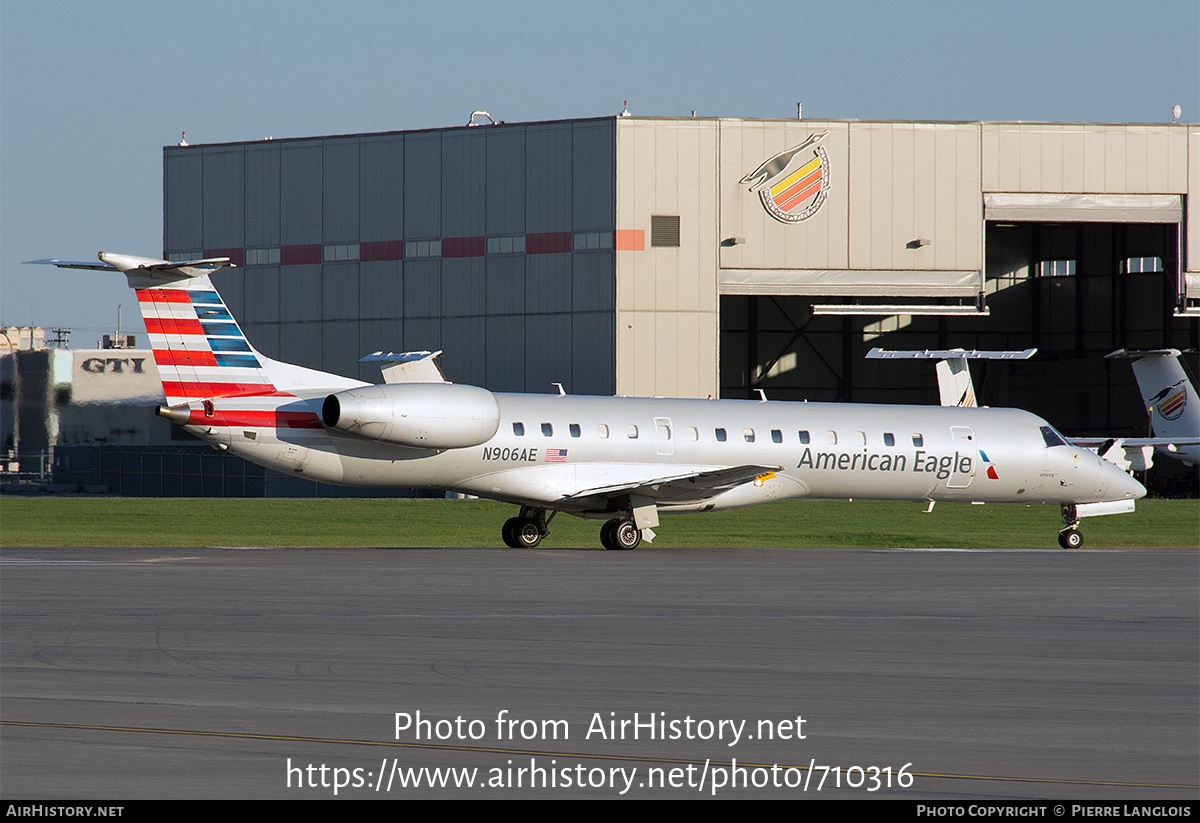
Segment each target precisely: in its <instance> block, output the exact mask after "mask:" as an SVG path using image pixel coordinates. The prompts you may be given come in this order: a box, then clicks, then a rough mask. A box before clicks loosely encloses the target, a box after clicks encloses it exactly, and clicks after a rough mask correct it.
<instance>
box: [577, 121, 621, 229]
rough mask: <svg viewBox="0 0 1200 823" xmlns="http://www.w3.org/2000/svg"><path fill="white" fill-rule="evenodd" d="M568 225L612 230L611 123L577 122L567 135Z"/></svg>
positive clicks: (613, 155) (613, 164) (613, 154)
mask: <svg viewBox="0 0 1200 823" xmlns="http://www.w3.org/2000/svg"><path fill="white" fill-rule="evenodd" d="M571 137H572V146H571V158H572V166H573V169H574V172H573V174H572V178H573V180H574V182H575V185H574V186H573V187H572V201H571V209H572V226H573V227H574V228H575V230H576V231H579V230H581V229H582V230H592V231H595V230H604V229H606V230H612V229H614V228H616V225H615V221H616V215H617V212H616V209H617V206H616V135H615V133H614V129H613V124H612V123H611V122H604V123H579V124H576V125H575V128H574V129H573V130H572V133H571Z"/></svg>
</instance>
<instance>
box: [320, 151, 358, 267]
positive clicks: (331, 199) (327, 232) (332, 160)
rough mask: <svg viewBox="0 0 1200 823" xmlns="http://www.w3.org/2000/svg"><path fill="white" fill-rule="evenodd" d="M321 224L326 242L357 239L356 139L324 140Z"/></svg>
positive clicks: (344, 241) (356, 240)
mask: <svg viewBox="0 0 1200 823" xmlns="http://www.w3.org/2000/svg"><path fill="white" fill-rule="evenodd" d="M321 159H322V187H323V192H322V194H323V196H322V201H321V205H322V209H321V215H322V223H323V230H324V231H323V239H324V241H325V242H326V243H348V242H354V243H356V242H358V238H359V226H358V224H359V219H358V207H359V159H358V139H357V138H343V139H338V140H327V141H325V145H324V153H323V156H322V158H321Z"/></svg>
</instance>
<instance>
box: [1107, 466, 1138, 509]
mask: <svg viewBox="0 0 1200 823" xmlns="http://www.w3.org/2000/svg"><path fill="white" fill-rule="evenodd" d="M1105 469H1106V470H1107V471H1108V475H1109V481H1108V495H1107V497H1108V499H1109V500H1137V499H1138V498H1139V497H1145V496H1146V487H1145V486H1143V485H1142V484H1141V483H1139V482H1138V481H1137V480H1135V479H1134V477H1133V475H1131V474H1128V473H1126V472H1124V471H1122V470H1121V469H1120V468H1118V467H1117V466H1113V465H1111V464H1110V465H1108V466H1105Z"/></svg>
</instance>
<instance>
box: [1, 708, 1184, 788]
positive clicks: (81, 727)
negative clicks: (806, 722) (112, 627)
mask: <svg viewBox="0 0 1200 823" xmlns="http://www.w3.org/2000/svg"><path fill="white" fill-rule="evenodd" d="M0 726H24V727H32V728H43V729H74V730H77V731H102V732H131V733H135V734H182V735H193V736H196V737H225V738H239V739H243V740H286V741H289V742H293V743H326V744H329V743H333V744H337V745H345V746H388V747H391V748H397V749H424V750H436V751H450V752H477V753H480V754H511V755H526V756H531V757H574V758H578V759H580V760H618V761H626V762H628V761H634V762H638V763H668V764H673V765H699V764H701V763H702V762H704V761H700V760H688V759H684V758H667V757H637V756H634V755H622V754H583V753H580V752H552V751H536V750H529V749H504V748H499V747H492V746H445V745H440V744H436V743H404V742H400V741H394V740H351V739H342V738H336V737H296V736H293V735H285V734H255V733H249V732H214V731H202V730H200V729H155V728H139V727H136V726H96V725H89V724H78V723H34V722H29V721H22V720H0ZM720 765H725V766H731V765H732V764H731V763H724V762H722V763H720ZM739 765H741V766H744V767H746V768H766V769H769V768H771V767H772V766H779V767H780V768H785V769H796V770H797V771H808V770H809V767H807V766H785V765H783V764H777V763H740V764H739ZM818 768H822V769H823V768H825V767H824V766H820V767H818ZM830 768H832V767H830ZM909 774H911V775H912V776H913V777H928V778H936V779H940V780H986V781H993V782H1004V783H1048V784H1052V785H1061V786H1120V787H1122V788H1139V789H1192V790H1200V784H1197V785H1192V784H1188V783H1129V782H1123V781H1115V780H1070V779H1065V778H1055V777H1006V776H1003V775H983V774H943V773H940V772H909Z"/></svg>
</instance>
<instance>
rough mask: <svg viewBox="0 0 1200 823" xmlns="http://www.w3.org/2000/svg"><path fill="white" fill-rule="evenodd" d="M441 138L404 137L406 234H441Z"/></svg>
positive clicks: (425, 136)
mask: <svg viewBox="0 0 1200 823" xmlns="http://www.w3.org/2000/svg"><path fill="white" fill-rule="evenodd" d="M441 178H442V141H441V139H440V136H439V135H437V134H434V135H420V136H416V137H409V138H407V139H406V140H405V141H404V183H403V185H404V237H405V238H406V239H407V238H426V237H441V236H442V225H441V217H442V179H441Z"/></svg>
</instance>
